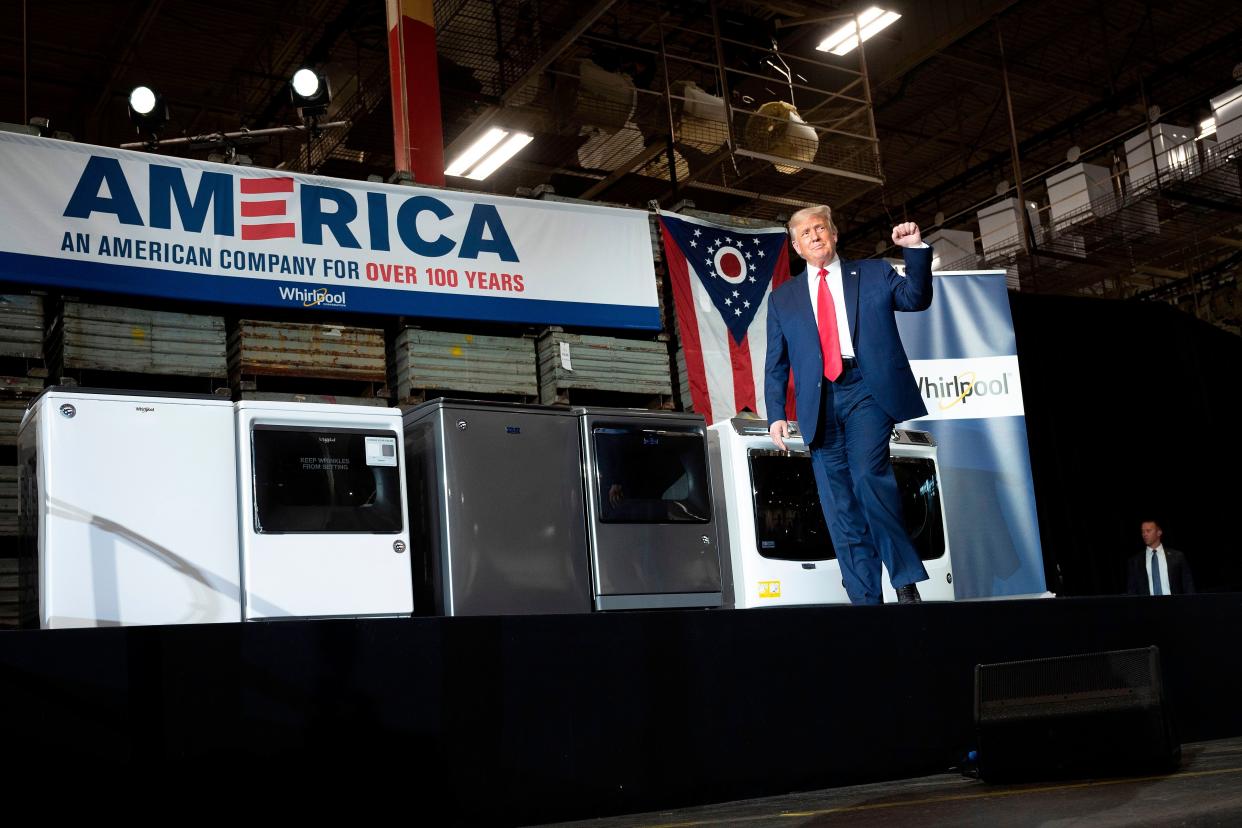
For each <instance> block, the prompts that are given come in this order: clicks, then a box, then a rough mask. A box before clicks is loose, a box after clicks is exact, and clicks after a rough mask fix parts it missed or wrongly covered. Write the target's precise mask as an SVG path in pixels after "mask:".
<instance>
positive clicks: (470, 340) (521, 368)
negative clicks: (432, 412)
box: [392, 328, 539, 404]
mask: <svg viewBox="0 0 1242 828" xmlns="http://www.w3.org/2000/svg"><path fill="white" fill-rule="evenodd" d="M392 365H393V378H394V379H393V387H394V389H395V392H396V396H397V401H398V402H399V403H409V404H417V403H420V402H423V401H425V400H427V399H431V398H433V397H438V396H463V397H468V398H472V399H491V400H509V401H514V402H530V401H532V400H534V399H535V398H536V397H537V396H538V395H539V376H538V373H537V371H536V368H535V342H534V340H533V339H531V338H529V337H523V336H476V335H473V334H461V333H449V332H447V331H428V330H423V329H421V328H405V329H403V330H402V331H401V332H400V333H398V334H397V339H396V341H395V342H394V343H393V358H392Z"/></svg>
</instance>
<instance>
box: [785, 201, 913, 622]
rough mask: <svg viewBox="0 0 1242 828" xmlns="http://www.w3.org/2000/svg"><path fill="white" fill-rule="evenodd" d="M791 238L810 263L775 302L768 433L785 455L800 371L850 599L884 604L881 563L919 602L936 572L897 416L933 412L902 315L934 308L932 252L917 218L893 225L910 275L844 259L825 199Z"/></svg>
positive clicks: (908, 597)
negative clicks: (910, 502) (912, 509)
mask: <svg viewBox="0 0 1242 828" xmlns="http://www.w3.org/2000/svg"><path fill="white" fill-rule="evenodd" d="M789 235H790V236H791V237H792V239H793V247H794V250H795V251H796V252H797V253H798V255H799V256H801V257H802V258H803V259H805V260H806V263H807V268H806V271H805V272H804V273H801V274H799V275H798V276H796V277H795V278H793V279H790V280H789V281H788V282H786V283H785V284H784V285H781V287H780V288H778V289H777V290H776V291H774V292H773V293H772V296H771V297H770V298H769V299H768V356H767V366H766V379H765V384H764V393H765V395H766V400H767V406H768V412H767V413H768V424H769V432H770V433H771V435H772V440H773V441H774V442H775V443H776V445H777V447H778V448H780V449H782V450H784V449H785V439H786V438H787V437H788V436H789V424H788V422H787V421H786V414H785V389H786V387H787V385H788V381H789V371H790V369H791V368H792V369H793V375H794V398H795V400H796V402H797V406H798V420H799V422H800V423H801V425H802V435H803V438H804V439H805V440H806V443H807V445H808V446H809V447H810V449H811V461H812V467H813V468H814V470H815V481H816V484H817V487H818V489H819V500H820V505H821V506H822V507H823V510H824V518H825V519H826V520H827V522H828V531H829V533H830V534H831V536H832V544H833V546H834V547H835V548H836V552H837V560H838V561H839V562H840V564H841V574H842V577H843V579H844V581H845V590H846V592H847V593H848V594H849V596H850V601H852V602H853V603H855V604H881V603H883V602H884V598H883V593H882V587H881V581H880V578H881V572H880V563H881V561H883V563H884V565H885V566H886V567H887V568H888V572H889V578H890V580H891V582H892V584H893V589H895V590H896V592H897V597H898V600H899V601H900V602H901V603H914V602H917V601H919V600H921V599H920V597H919V591H918V587H917V586H915V584H916V582H918V581H925V580H927V570H926V569H925V568H924V567H923V562H922V561H921V560H920V559H919V555H918V552H917V551H916V550H915V548H914V545H913V544H912V543H911V542H910V538H909V536H908V535H907V534H906V530H905V525H904V523H903V520H902V515H901V495H900V493H899V492H898V490H897V479H896V477H895V476H894V475H893V467H892V461H891V460H890V458H889V449H888V443H889V435H890V433H891V431H892V427H893V425H894V424H895V423H898V422H901V421H903V420H910V419H913V418H915V417H921V416H923V415H924V414H926V413H927V407H926V406H925V405H924V404H923V398H922V396H921V395H920V394H919V389H918V385H917V384H916V383H915V380H914V375H913V373H912V372H911V371H910V362H909V360H908V359H907V358H906V352H905V349H904V348H903V347H902V344H901V337H900V336H899V334H898V332H897V322H896V320H895V318H894V316H893V312H894V311H921V310H925V309H926V308H927V307H928V306H929V305H930V304H931V300H932V275H931V260H932V251H931V248H930V247H928V246H927V245H926V244H924V243H923V238H922V235H921V234H920V233H919V228H918V225H916V224H914V223H912V222H907V223H904V224H898V225H897V226H896V227H894V228H893V243H894V244H896V245H898V246H899V247H901V248H902V249H903V253H904V256H905V261H906V275H905V276H904V277H902V276H901V275H900V274H899V273H897V272H896V271H895V270H893V268H892V267H890V266H889V265H888V264H887V263H886V262H882V261H877V260H864V261H858V262H853V261H842V260H841V259H839V258H838V257H837V255H836V245H837V229H836V227H835V226H834V225H833V223H832V211H831V210H830V209H829V208H828V207H826V206H820V207H810V208H807V209H805V210H799V211H798V212H796V213H794V215H793V217H792V218H791V219H790V220H789Z"/></svg>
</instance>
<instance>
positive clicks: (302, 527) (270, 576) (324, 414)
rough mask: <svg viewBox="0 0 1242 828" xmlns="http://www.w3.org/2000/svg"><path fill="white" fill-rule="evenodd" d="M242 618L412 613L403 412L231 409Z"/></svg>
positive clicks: (290, 406)
mask: <svg viewBox="0 0 1242 828" xmlns="http://www.w3.org/2000/svg"><path fill="white" fill-rule="evenodd" d="M236 415H237V434H238V440H237V466H238V477H239V481H240V487H239V489H240V491H239V494H240V500H239V504H240V509H239V514H240V518H241V520H240V522H241V529H240V536H241V561H242V576H243V584H244V594H243V613H244V617H245V618H246V619H247V620H257V619H270V618H312V617H362V616H395V615H409V614H410V613H411V612H412V611H413V587H412V583H411V573H410V553H409V543H410V536H409V527H408V526H407V523H406V485H405V473H404V469H403V468H402V463H403V443H402V427H401V411H400V410H399V409H396V408H374V407H371V406H361V405H317V404H309V403H296V402H264V401H257V400H256V401H243V402H239V403H236Z"/></svg>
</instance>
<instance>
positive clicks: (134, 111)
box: [129, 86, 168, 147]
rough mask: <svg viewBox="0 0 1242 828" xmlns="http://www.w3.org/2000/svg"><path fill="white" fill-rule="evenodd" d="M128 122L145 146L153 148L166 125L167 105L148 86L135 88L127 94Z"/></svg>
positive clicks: (161, 97) (160, 96)
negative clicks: (131, 123)
mask: <svg viewBox="0 0 1242 828" xmlns="http://www.w3.org/2000/svg"><path fill="white" fill-rule="evenodd" d="M129 120H130V121H132V122H133V124H134V128H135V129H137V130H138V134H139V135H140V136H142V137H143V138H144V139H146V142H147V145H148V146H150V147H155V146H156V145H157V144H159V142H160V130H161V129H163V128H164V124H166V123H168V104H166V103H165V102H164V98H163V96H162V95H160V94H159V93H158V92H156V91H154V90H152V89H151V88H150V87H149V86H135V87H134V88H133V90H132V91H131V92H130V93H129Z"/></svg>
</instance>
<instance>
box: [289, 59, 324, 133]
mask: <svg viewBox="0 0 1242 828" xmlns="http://www.w3.org/2000/svg"><path fill="white" fill-rule="evenodd" d="M289 97H290V98H291V99H292V100H293V105H294V106H296V107H297V108H298V116H299V117H301V118H302V119H303V120H306V121H309V120H311V119H313V118H318V117H319V116H320V115H322V114H324V113H325V112H327V111H328V103H329V102H330V101H331V100H332V87H331V86H329V85H328V79H327V78H326V77H324V76H323V75H321V74H319V73H318V72H316V71H315V70H313V69H307V68H305V67H303V68H302V69H299V70H298V71H296V72H294V73H293V78H292V79H291V80H290V81H289Z"/></svg>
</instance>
